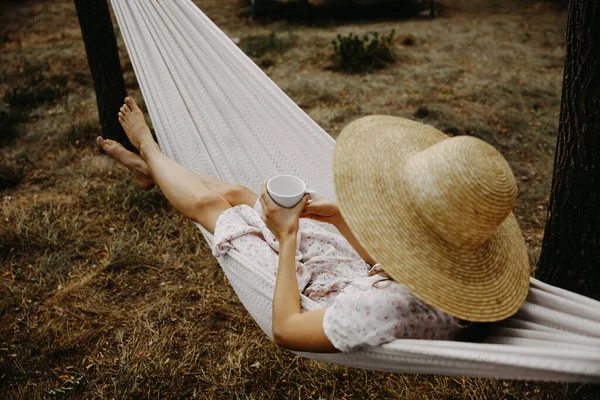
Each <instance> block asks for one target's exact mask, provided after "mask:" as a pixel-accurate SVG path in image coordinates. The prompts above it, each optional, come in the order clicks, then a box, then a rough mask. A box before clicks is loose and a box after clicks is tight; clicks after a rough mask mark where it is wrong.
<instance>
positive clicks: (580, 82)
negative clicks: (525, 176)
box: [538, 0, 600, 300]
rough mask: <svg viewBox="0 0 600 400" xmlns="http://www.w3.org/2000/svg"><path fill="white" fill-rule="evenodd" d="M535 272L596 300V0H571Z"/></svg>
mask: <svg viewBox="0 0 600 400" xmlns="http://www.w3.org/2000/svg"><path fill="white" fill-rule="evenodd" d="M538 266H539V277H540V278H541V279H542V280H544V281H546V282H548V283H550V284H553V285H556V286H560V287H562V288H565V289H568V290H571V291H574V292H577V293H581V294H583V295H586V296H588V297H592V298H595V299H598V300H600V2H598V1H597V0H571V1H570V3H569V19H568V24H567V55H566V58H565V71H564V78H563V92H562V99H561V110H560V124H559V132H558V142H557V146H556V156H555V159H554V178H553V181H552V193H551V198H550V205H549V207H548V220H547V222H546V230H545V233H544V240H543V244H542V253H541V255H540V261H539V265H538Z"/></svg>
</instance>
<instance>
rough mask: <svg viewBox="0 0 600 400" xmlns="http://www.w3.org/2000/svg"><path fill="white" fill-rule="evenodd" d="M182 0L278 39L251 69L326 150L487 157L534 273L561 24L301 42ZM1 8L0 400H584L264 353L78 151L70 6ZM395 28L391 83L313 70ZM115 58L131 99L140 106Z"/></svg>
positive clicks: (180, 241)
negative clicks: (388, 122)
mask: <svg viewBox="0 0 600 400" xmlns="http://www.w3.org/2000/svg"><path fill="white" fill-rule="evenodd" d="M197 3H198V4H199V5H200V6H201V7H202V8H203V9H204V10H205V11H206V12H207V14H208V15H209V16H210V17H211V18H213V19H214V20H215V22H216V23H217V24H219V25H220V26H222V27H223V29H225V30H226V32H227V33H228V34H230V35H231V36H232V37H233V36H237V37H240V38H241V39H242V43H243V41H244V38H246V37H248V36H251V35H261V34H269V32H270V31H271V30H275V31H277V32H280V33H281V34H285V35H287V32H288V31H289V32H292V33H293V34H294V35H295V36H296V37H297V42H296V44H295V46H294V47H293V48H291V49H290V50H289V51H287V52H285V53H281V54H269V55H266V56H264V57H269V58H270V60H268V62H266V63H264V64H263V65H268V67H266V68H267V69H266V71H267V73H268V74H269V75H270V76H271V77H272V78H273V79H274V80H275V81H276V82H277V83H278V84H279V85H280V86H281V87H282V88H283V89H284V90H285V91H287V92H288V93H289V95H290V96H291V97H292V98H293V99H294V100H296V101H297V102H298V103H299V104H300V105H301V106H302V107H303V108H304V109H305V110H306V111H307V112H308V113H309V114H310V115H311V116H312V117H313V118H314V119H315V120H316V121H317V122H318V123H319V124H321V125H322V126H323V127H324V128H325V129H326V130H328V131H329V132H331V134H332V135H333V136H334V137H335V136H336V135H337V134H338V133H339V131H340V129H341V128H342V127H343V126H344V125H345V124H346V123H347V122H349V121H350V120H352V119H353V118H356V117H358V116H360V115H364V114H370V113H386V114H395V115H403V116H412V117H416V118H419V119H421V120H423V121H425V122H428V123H432V124H434V125H436V126H437V127H439V128H441V129H444V130H446V131H448V132H450V133H453V134H464V133H468V134H473V135H476V136H479V137H482V138H483V139H485V140H487V141H489V142H490V143H492V144H493V145H495V146H497V147H498V148H499V149H500V150H501V151H502V152H503V153H504V154H505V156H506V157H507V158H508V159H509V161H510V163H511V166H512V167H513V169H514V171H515V174H516V175H517V178H518V180H519V183H520V197H519V206H518V207H517V209H516V214H517V216H518V218H519V221H520V222H521V224H522V227H523V229H524V232H525V234H526V237H527V241H528V244H529V247H530V252H531V254H532V256H533V258H534V259H535V257H536V255H537V254H538V252H539V244H540V238H541V233H542V229H543V222H544V218H545V207H546V202H547V195H548V192H549V188H550V177H551V166H552V157H553V148H554V141H555V132H556V126H557V121H558V108H559V95H560V85H561V73H562V60H561V58H562V56H563V54H564V43H563V41H564V39H563V37H564V28H565V14H564V12H563V11H561V10H559V9H556V8H554V7H552V6H550V5H548V4H547V3H533V2H525V3H521V4H520V5H518V4H517V3H516V2H514V3H507V4H500V2H485V1H481V2H476V4H473V3H468V2H465V1H462V2H461V1H455V2H452V1H449V0H448V1H447V2H444V3H443V8H442V15H441V17H440V18H438V19H435V20H429V19H418V18H417V19H413V20H385V21H384V20H380V21H372V22H360V23H352V22H345V23H344V24H340V25H337V24H335V23H329V22H328V23H320V24H319V25H320V27H317V26H314V25H313V26H310V25H308V26H307V25H303V24H301V23H299V22H296V23H286V22H283V21H273V22H270V23H269V22H262V23H261V22H256V21H255V22H253V21H251V20H250V19H249V18H247V17H244V16H241V15H240V14H239V8H240V3H238V1H237V0H204V1H200V0H199V1H197ZM469 4H470V5H469ZM467 5H469V7H467ZM0 7H2V12H1V14H0V27H2V28H1V29H2V30H1V32H0V49H1V55H0V98H2V99H4V103H7V101H8V100H10V99H12V101H13V103H14V104H17V103H18V104H19V105H18V106H16V105H13V107H9V106H7V105H6V104H4V105H3V107H5V109H6V110H8V111H7V112H10V113H13V114H11V115H13V116H14V117H15V118H14V119H13V120H11V121H12V122H14V124H13V125H12V126H13V128H14V130H15V132H16V137H15V138H14V140H12V138H9V137H8V136H7V135H6V133H7V132H8V131H3V132H2V133H1V134H2V136H3V140H4V139H6V143H4V142H3V143H2V146H3V147H1V148H0V183H1V185H0V318H1V319H0V321H1V322H2V323H1V324H0V397H1V398H3V399H4V398H7V399H13V398H14V399H42V398H64V399H68V398H71V399H80V398H119V399H127V398H136V399H137V398H140V399H141V398H153V399H154V398H208V399H212V398H216V399H231V398H285V399H288V398H314V399H349V398H355V399H367V398H403V399H521V398H523V399H525V398H527V399H584V398H587V399H591V398H595V397H594V396H595V395H596V394H597V392H594V388H592V387H589V386H583V387H581V386H580V385H566V384H557V383H556V384H555V383H539V382H513V381H498V380H493V379H470V378H453V377H441V376H424V375H401V374H388V373H377V372H369V371H362V370H357V369H349V368H344V367H339V366H334V365H326V364H321V363H317V362H314V361H310V360H305V359H301V358H297V357H294V356H293V355H291V354H290V353H289V352H286V351H282V350H280V349H278V348H276V346H274V345H273V344H272V343H270V341H269V340H268V339H267V338H266V337H265V336H264V335H263V334H262V332H260V330H259V329H258V328H257V327H256V325H255V324H254V323H253V321H252V320H251V318H250V317H249V315H248V313H247V312H246V311H245V309H244V308H243V307H242V306H241V304H240V303H239V301H238V300H237V298H236V296H235V294H234V293H233V291H232V289H231V287H230V286H229V285H228V283H227V281H226V279H225V277H224V275H223V273H222V271H221V270H220V269H219V267H218V264H217V263H216V261H215V260H214V259H213V258H212V257H211V255H210V251H209V249H208V248H207V246H206V244H205V243H204V242H203V241H202V238H201V236H200V234H199V232H198V231H197V229H196V228H195V227H194V226H193V225H192V224H190V223H187V222H185V221H184V220H183V219H182V217H181V216H180V215H178V214H177V213H176V212H175V211H174V210H173V209H172V208H171V207H170V206H169V205H168V204H167V202H166V201H165V200H164V199H163V198H162V196H161V194H160V192H159V191H158V190H156V189H155V190H153V191H150V192H142V191H140V190H138V189H137V188H136V187H135V185H134V183H133V182H132V180H131V178H130V177H129V174H128V173H127V171H125V170H124V169H123V168H121V167H119V166H117V165H115V164H114V163H113V162H112V161H111V160H110V159H108V158H106V157H105V156H103V155H101V154H100V152H99V151H98V150H97V149H96V148H95V147H94V145H93V143H92V141H93V138H94V137H95V135H96V134H97V126H98V121H97V116H96V110H95V99H94V93H93V91H92V89H91V87H92V85H91V78H90V76H89V72H88V68H87V64H86V58H85V52H84V48H83V44H82V42H81V35H80V32H79V28H78V24H77V18H76V15H75V10H74V6H73V2H72V1H68V0H56V1H52V2H51V1H47V0H39V1H27V2H14V3H11V2H6V1H3V2H2V3H1V5H0ZM392 28H394V29H396V32H397V33H398V35H399V36H398V42H397V43H396V46H395V51H396V52H397V55H398V58H399V61H398V62H397V63H396V65H394V66H393V67H391V68H388V69H386V70H383V71H381V72H378V73H376V74H373V75H365V76H350V75H344V74H338V73H334V72H332V71H330V70H328V69H327V66H328V63H329V54H330V51H331V49H330V45H329V43H330V41H331V40H332V39H333V38H335V36H336V35H337V34H338V33H342V34H347V33H349V32H356V33H364V32H367V31H373V30H378V31H381V32H388V31H389V30H391V29H392ZM406 35H410V37H412V38H413V39H414V44H413V45H412V46H408V45H405V44H403V42H402V40H403V38H406ZM120 45H121V49H122V52H123V54H122V55H123V65H124V68H125V77H126V81H127V84H128V89H129V91H130V93H131V94H132V95H134V96H138V97H139V90H138V87H137V84H136V82H135V75H134V73H133V72H132V70H131V64H130V63H129V61H128V60H127V58H126V54H125V50H124V48H123V46H122V43H121V42H120ZM259 61H260V60H259ZM11 93H12V95H11ZM15 93H16V94H17V95H19V96H21V97H14V96H13V95H14V94H15ZM40 93H41V94H43V96H42V95H40ZM7 96H8V97H7ZM11 96H13V97H11ZM15 98H18V99H19V101H16V100H14V99H15ZM17 117H18V118H17ZM12 122H11V123H12ZM11 140H12V141H11ZM11 177H12V178H11ZM11 179H12V181H11Z"/></svg>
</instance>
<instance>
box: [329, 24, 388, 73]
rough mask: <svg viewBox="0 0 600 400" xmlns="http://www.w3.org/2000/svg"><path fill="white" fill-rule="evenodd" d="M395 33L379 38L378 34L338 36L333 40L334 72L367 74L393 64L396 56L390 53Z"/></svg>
mask: <svg viewBox="0 0 600 400" xmlns="http://www.w3.org/2000/svg"><path fill="white" fill-rule="evenodd" d="M394 34H395V31H394V30H392V31H391V32H390V33H389V34H388V35H386V36H381V35H380V34H379V32H369V33H366V34H365V35H363V36H358V35H355V34H353V33H350V34H349V35H348V36H342V35H338V36H337V39H336V40H333V41H332V42H331V44H332V45H333V55H332V58H333V62H334V70H337V71H341V72H346V73H351V74H355V73H369V72H372V71H374V70H377V69H382V68H385V67H386V66H388V65H389V64H393V63H394V62H395V61H396V56H395V55H394V53H393V51H392V43H393V41H394Z"/></svg>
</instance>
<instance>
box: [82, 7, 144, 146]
mask: <svg viewBox="0 0 600 400" xmlns="http://www.w3.org/2000/svg"><path fill="white" fill-rule="evenodd" d="M106 1H107V0H75V8H76V9H77V16H78V17H79V25H80V26H81V33H82V35H83V41H84V43H85V51H86V53H87V56H88V64H89V66H90V70H91V72H92V78H93V80H94V88H95V90H96V103H97V105H98V115H99V117H100V126H101V130H102V136H103V137H105V138H110V139H114V140H117V141H119V142H121V143H122V144H123V145H124V146H125V147H127V148H129V149H132V148H133V146H131V144H130V143H129V140H128V139H127V136H126V135H125V132H124V131H123V128H122V127H121V124H119V119H118V116H117V114H118V113H119V109H120V108H121V105H122V104H123V99H124V98H125V96H126V95H127V92H126V90H125V81H124V80H123V70H122V69H121V64H120V62H119V51H118V49H117V39H116V37H115V31H114V29H113V24H112V20H111V18H110V12H109V10H108V4H107V2H106Z"/></svg>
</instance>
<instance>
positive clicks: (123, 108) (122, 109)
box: [120, 105, 128, 115]
mask: <svg viewBox="0 0 600 400" xmlns="http://www.w3.org/2000/svg"><path fill="white" fill-rule="evenodd" d="M120 111H121V114H123V115H125V113H127V112H128V111H127V110H126V109H125V105H123V107H121V109H120Z"/></svg>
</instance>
